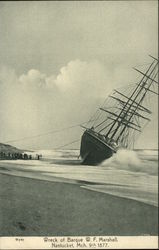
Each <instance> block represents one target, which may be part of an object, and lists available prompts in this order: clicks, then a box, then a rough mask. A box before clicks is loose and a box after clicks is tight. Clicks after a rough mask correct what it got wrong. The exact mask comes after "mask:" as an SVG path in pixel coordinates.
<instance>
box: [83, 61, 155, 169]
mask: <svg viewBox="0 0 159 250" xmlns="http://www.w3.org/2000/svg"><path fill="white" fill-rule="evenodd" d="M150 57H151V58H152V59H153V60H152V62H151V63H150V64H149V65H148V68H147V70H146V72H143V71H141V70H139V69H137V68H134V69H135V70H136V71H137V72H138V73H140V74H141V76H140V77H141V78H140V80H139V81H138V82H137V83H136V84H133V85H131V86H127V88H124V91H125V92H124V91H119V90H117V89H116V90H113V93H112V94H110V95H109V96H108V98H106V100H105V102H104V104H103V105H102V107H100V108H99V109H98V110H97V112H96V113H95V115H94V116H93V117H92V118H91V119H90V121H89V126H87V127H84V126H82V127H83V128H84V129H85V131H84V133H83V135H82V138H81V147H80V156H81V158H82V164H84V165H98V164H99V163H101V162H102V161H103V160H105V159H108V158H110V157H111V156H112V155H113V154H114V153H116V152H117V150H118V149H121V148H132V147H133V146H134V141H135V139H136V137H138V135H139V134H138V133H141V132H142V130H143V128H144V127H145V126H146V124H147V123H148V122H149V121H150V115H151V113H152V112H151V110H150V109H149V108H147V107H146V106H145V100H147V98H146V97H147V96H149V93H151V94H155V95H158V81H157V79H158V59H157V58H155V57H153V56H150ZM156 88H157V90H156Z"/></svg>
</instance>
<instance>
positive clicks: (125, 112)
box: [100, 57, 158, 142]
mask: <svg viewBox="0 0 159 250" xmlns="http://www.w3.org/2000/svg"><path fill="white" fill-rule="evenodd" d="M153 59H154V60H153V62H152V63H151V65H150V66H149V68H148V69H147V71H146V73H143V72H141V71H139V70H138V69H135V70H136V71H138V72H139V73H141V74H142V75H143V77H142V79H141V80H140V82H139V83H138V85H137V87H136V88H135V90H134V91H133V93H132V94H131V96H130V97H127V96H125V95H124V94H122V93H120V92H119V91H117V90H115V92H116V93H118V94H120V95H121V96H123V97H125V98H126V99H127V101H122V100H120V98H117V97H114V96H110V97H111V98H113V99H116V100H117V101H119V102H120V104H122V108H121V111H120V113H119V114H118V115H117V114H115V113H113V112H110V111H108V110H106V109H103V108H100V109H101V110H103V111H105V112H107V113H109V114H112V115H114V116H115V118H112V117H108V118H109V119H111V120H113V123H112V125H111V127H110V129H109V130H108V132H107V134H106V137H108V136H109V135H110V134H111V133H112V132H113V133H112V135H111V137H110V136H109V138H110V139H113V138H114V136H115V135H116V134H117V132H118V130H119V128H121V125H122V126H123V127H122V130H121V132H120V133H119V135H118V137H117V139H116V141H117V142H118V140H119V139H120V138H121V136H122V134H123V133H124V131H125V129H126V128H127V127H128V128H132V129H134V130H137V131H139V132H141V131H140V130H139V129H137V128H136V127H140V126H139V125H137V124H135V123H133V121H132V118H133V116H138V117H140V118H143V119H146V120H150V119H149V118H147V117H145V116H143V115H142V114H140V113H138V112H137V111H138V110H139V111H142V112H147V113H149V114H150V113H151V111H150V110H149V109H147V108H145V107H144V106H142V105H141V103H142V102H143V100H144V98H145V96H146V94H147V92H148V91H150V92H152V93H154V94H157V93H156V92H154V91H152V90H150V87H151V85H152V84H153V83H158V82H157V81H156V80H155V77H156V76H157V73H158V72H157V73H155V74H154V72H155V70H156V68H157V66H158V60H157V59H156V58H154V57H153ZM156 61H157V63H155V62H156ZM145 78H146V79H145ZM149 81H150V82H149ZM143 91H144V93H143ZM138 99H139V100H138ZM116 124H117V125H116ZM115 125H116V128H115V129H114V127H115ZM113 129H114V130H113ZM102 130H104V129H102Z"/></svg>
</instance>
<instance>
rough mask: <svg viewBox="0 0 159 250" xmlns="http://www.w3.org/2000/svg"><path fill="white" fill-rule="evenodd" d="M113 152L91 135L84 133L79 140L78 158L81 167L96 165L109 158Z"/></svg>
mask: <svg viewBox="0 0 159 250" xmlns="http://www.w3.org/2000/svg"><path fill="white" fill-rule="evenodd" d="M113 153H115V150H114V149H113V148H111V147H110V146H109V145H108V144H106V143H105V142H103V141H102V140H101V139H99V138H98V137H97V136H95V135H94V134H93V133H91V132H88V131H87V130H86V131H85V132H84V134H83V136H82V139H81V148H80V156H81V158H82V164H83V165H98V164H99V163H101V162H102V161H104V160H106V159H108V158H110V157H111V156H112V155H113Z"/></svg>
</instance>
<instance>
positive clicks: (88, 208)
mask: <svg viewBox="0 0 159 250" xmlns="http://www.w3.org/2000/svg"><path fill="white" fill-rule="evenodd" d="M157 213H158V208H157V207H154V206H151V205H147V204H144V203H142V202H137V201H134V200H129V199H125V198H119V197H115V196H111V195H108V194H104V193H99V192H94V191H90V190H86V189H83V188H81V187H80V184H66V183H60V182H48V181H45V180H36V179H30V178H24V177H15V176H10V175H6V174H0V236H20V235H21V236H45V235H48V236H83V235H118V236H119V235H120V236H127V235H132V236H133V235H134V236H135V235H158V231H157V225H158V223H157V221H158V219H157Z"/></svg>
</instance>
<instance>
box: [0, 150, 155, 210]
mask: <svg viewBox="0 0 159 250" xmlns="http://www.w3.org/2000/svg"><path fill="white" fill-rule="evenodd" d="M29 154H30V153H29ZM33 154H42V159H41V160H40V161H38V160H29V161H24V160H15V161H14V160H13V161H1V163H0V165H2V162H3V165H4V166H5V165H7V167H9V168H10V170H11V169H12V170H16V171H15V175H16V174H17V175H18V171H22V170H23V172H21V173H23V175H24V176H26V177H27V171H33V172H34V173H37V174H38V178H41V179H46V180H47V178H49V181H50V180H52V181H56V178H57V180H58V181H59V180H60V181H64V182H69V181H70V180H72V181H74V182H77V183H78V184H79V185H80V186H81V188H85V189H89V190H91V191H94V192H102V193H107V194H110V195H115V196H118V197H123V198H127V199H133V200H137V201H140V202H144V203H146V204H149V205H153V206H158V151H157V150H136V151H130V150H124V149H121V150H119V151H118V152H117V153H116V154H114V155H113V156H112V157H111V158H109V159H108V160H105V161H104V162H102V163H101V164H100V165H98V166H86V165H84V166H83V165H81V160H80V157H79V150H56V151H55V150H39V151H36V152H34V153H33ZM21 175H22V174H21Z"/></svg>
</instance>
